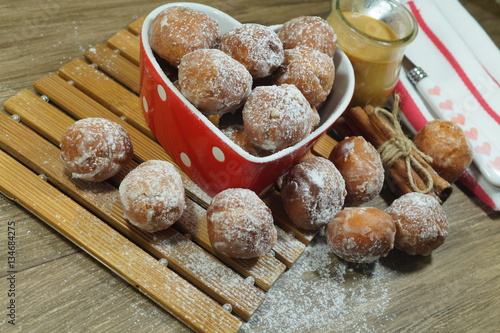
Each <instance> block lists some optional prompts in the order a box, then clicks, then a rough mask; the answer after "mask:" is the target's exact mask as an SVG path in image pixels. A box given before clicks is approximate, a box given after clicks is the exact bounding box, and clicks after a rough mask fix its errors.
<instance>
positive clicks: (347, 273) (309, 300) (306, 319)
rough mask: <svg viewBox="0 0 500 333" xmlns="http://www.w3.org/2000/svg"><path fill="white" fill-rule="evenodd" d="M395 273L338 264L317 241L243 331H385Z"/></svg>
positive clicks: (375, 265)
mask: <svg viewBox="0 0 500 333" xmlns="http://www.w3.org/2000/svg"><path fill="white" fill-rule="evenodd" d="M394 274H398V273H397V272H394V271H392V270H390V269H389V268H386V267H384V266H383V265H381V264H380V263H379V262H375V263H373V264H363V265H361V264H358V265H355V264H350V263H347V262H344V261H341V260H339V259H338V258H337V257H336V256H335V255H334V254H333V253H332V252H331V251H330V249H329V248H328V245H327V244H326V241H325V238H324V237H316V238H315V239H314V240H313V241H312V242H311V244H310V245H309V246H308V247H307V248H306V250H305V251H304V253H303V255H302V257H301V258H300V259H299V260H298V261H297V262H296V263H295V264H294V266H293V267H292V268H291V269H290V270H289V271H287V272H285V273H284V274H283V275H282V276H281V277H280V278H279V279H278V281H276V283H275V284H274V285H273V287H272V288H271V289H270V290H269V291H268V293H267V295H266V299H265V300H264V302H263V303H262V305H261V306H260V307H259V309H258V310H257V311H256V313H255V314H254V315H253V317H252V318H251V319H250V321H249V322H248V323H245V324H244V325H243V326H242V328H241V332H244V333H253V332H276V333H279V332H286V333H294V332H301V333H303V332H349V333H352V332H384V329H383V322H384V321H390V320H392V318H391V315H390V314H389V313H387V312H386V310H387V308H388V306H389V304H390V303H391V299H390V297H389V287H390V284H391V281H392V279H393V278H394V277H393V275H394ZM375 323H378V324H377V325H376V324H375ZM378 325H380V326H378Z"/></svg>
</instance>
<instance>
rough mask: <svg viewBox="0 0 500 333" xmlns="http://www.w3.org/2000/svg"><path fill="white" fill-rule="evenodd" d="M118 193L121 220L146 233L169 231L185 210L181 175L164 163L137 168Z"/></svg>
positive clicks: (152, 163)
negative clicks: (121, 208) (120, 205)
mask: <svg viewBox="0 0 500 333" xmlns="http://www.w3.org/2000/svg"><path fill="white" fill-rule="evenodd" d="M119 192H120V200H121V203H122V207H123V215H124V217H125V218H126V219H127V220H128V221H129V222H130V223H131V224H133V225H135V226H136V227H138V228H140V229H142V230H144V231H148V232H155V231H159V230H163V229H166V228H168V227H170V226H171V225H172V224H174V223H175V222H176V221H177V220H179V218H180V217H181V216H182V213H183V212H184V209H185V208H186V199H185V193H184V185H183V183H182V178H181V175H180V173H179V171H177V169H176V168H175V167H174V166H173V164H172V163H170V162H167V161H159V160H149V161H146V162H144V163H142V164H140V165H139V166H138V167H137V168H135V169H134V170H132V171H131V172H129V173H128V174H127V176H125V178H124V179H123V181H122V182H121V184H120V187H119Z"/></svg>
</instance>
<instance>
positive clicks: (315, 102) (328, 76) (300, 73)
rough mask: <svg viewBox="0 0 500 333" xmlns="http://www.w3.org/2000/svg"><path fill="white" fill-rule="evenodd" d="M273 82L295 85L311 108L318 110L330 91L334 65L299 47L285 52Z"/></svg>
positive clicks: (318, 53)
mask: <svg viewBox="0 0 500 333" xmlns="http://www.w3.org/2000/svg"><path fill="white" fill-rule="evenodd" d="M274 80H275V83H276V84H277V85H280V84H284V83H287V84H293V85H295V86H296V87H297V88H299V90H300V91H301V92H302V94H304V96H305V97H306V98H307V100H308V101H309V103H311V105H312V106H314V107H315V108H319V107H320V106H321V105H322V104H323V102H324V101H325V100H326V98H327V97H328V95H329V94H330V91H331V90H332V87H333V81H334V80H335V65H334V63H333V59H332V58H331V57H329V56H327V55H326V54H324V53H322V52H320V51H318V50H315V49H313V48H311V47H308V46H299V47H296V48H293V49H288V50H285V61H284V62H283V65H282V66H281V67H280V68H279V70H278V71H277V72H276V75H275V78H274Z"/></svg>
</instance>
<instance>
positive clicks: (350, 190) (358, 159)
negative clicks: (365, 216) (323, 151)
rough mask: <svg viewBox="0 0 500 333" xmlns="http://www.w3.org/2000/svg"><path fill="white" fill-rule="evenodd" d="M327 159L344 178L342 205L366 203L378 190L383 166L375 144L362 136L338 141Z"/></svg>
mask: <svg viewBox="0 0 500 333" xmlns="http://www.w3.org/2000/svg"><path fill="white" fill-rule="evenodd" d="M329 159H330V161H332V162H333V164H335V166H336V167H337V169H338V170H339V171H340V173H341V174H342V177H344V179H345V186H346V189H347V196H346V198H345V204H346V205H348V206H354V205H360V204H362V203H366V202H368V201H370V200H372V199H373V198H375V197H376V196H377V195H378V194H379V193H380V191H381V190H382V187H383V185H384V166H383V165H382V161H381V160H380V155H379V153H378V152H377V150H376V149H375V147H373V145H372V144H371V143H369V142H368V141H366V140H365V139H364V138H363V137H361V136H358V137H356V136H352V137H349V138H346V139H344V140H342V141H340V142H339V143H338V144H337V145H336V146H335V147H334V148H333V149H332V151H331V152H330V156H329Z"/></svg>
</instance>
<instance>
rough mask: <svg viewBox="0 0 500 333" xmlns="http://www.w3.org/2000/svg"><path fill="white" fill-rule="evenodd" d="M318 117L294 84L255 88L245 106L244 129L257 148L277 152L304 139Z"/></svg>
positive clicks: (317, 120) (315, 124)
mask: <svg viewBox="0 0 500 333" xmlns="http://www.w3.org/2000/svg"><path fill="white" fill-rule="evenodd" d="M318 123H319V115H318V113H317V111H315V110H313V109H312V108H311V106H310V104H309V102H308V101H307V99H306V98H305V97H304V95H302V93H301V92H300V90H298V89H297V87H295V86H294V85H291V84H283V85H281V86H260V87H256V88H254V90H253V91H252V93H251V94H250V97H249V98H248V100H247V102H246V103H245V106H244V107H243V126H244V130H245V133H246V134H247V136H248V139H249V140H250V142H252V143H253V144H254V145H255V146H257V147H259V148H261V149H263V150H268V151H271V152H277V151H279V150H282V149H284V148H286V147H289V146H292V145H294V144H296V143H297V142H299V141H300V140H302V139H303V138H305V137H306V136H307V135H308V134H309V133H311V131H312V130H313V129H314V128H315V127H316V126H317V125H318Z"/></svg>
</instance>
